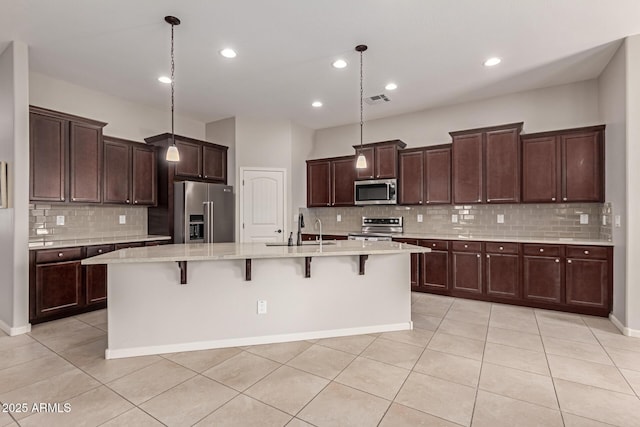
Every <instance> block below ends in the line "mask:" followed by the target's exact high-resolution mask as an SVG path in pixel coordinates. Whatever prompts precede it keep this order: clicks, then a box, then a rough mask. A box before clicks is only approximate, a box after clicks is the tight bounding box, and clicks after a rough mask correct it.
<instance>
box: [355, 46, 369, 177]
mask: <svg viewBox="0 0 640 427" xmlns="http://www.w3.org/2000/svg"><path fill="white" fill-rule="evenodd" d="M365 50H367V45H366V44H359V45H358V46H356V51H357V52H360V154H359V155H358V159H357V160H356V169H366V168H367V158H366V157H365V156H364V153H363V152H362V126H363V124H364V122H363V121H362V96H363V89H362V80H363V77H362V53H363V52H364V51H365Z"/></svg>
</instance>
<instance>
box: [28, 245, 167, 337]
mask: <svg viewBox="0 0 640 427" xmlns="http://www.w3.org/2000/svg"><path fill="white" fill-rule="evenodd" d="M168 242H169V241H168V240H163V241H151V242H146V244H145V243H144V242H132V243H123V244H119V245H96V246H86V247H73V248H61V249H42V250H31V251H29V321H30V322H31V323H33V324H36V323H41V322H46V321H49V320H54V319H59V318H62V317H68V316H73V315H76V314H80V313H84V312H86V311H92V310H98V309H101V308H104V307H106V306H107V266H106V265H86V266H83V265H82V264H81V260H82V259H84V258H89V257H92V256H96V255H101V254H103V253H107V252H111V251H113V250H114V249H116V248H118V247H119V246H122V247H139V246H152V245H155V244H164V243H168Z"/></svg>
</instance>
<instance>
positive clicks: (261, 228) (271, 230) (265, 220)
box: [240, 168, 288, 242]
mask: <svg viewBox="0 0 640 427" xmlns="http://www.w3.org/2000/svg"><path fill="white" fill-rule="evenodd" d="M241 175H242V177H241V179H242V181H241V182H242V187H241V191H242V196H241V200H240V203H241V204H242V205H241V206H240V212H241V213H242V224H241V226H240V240H241V241H243V242H284V241H285V238H287V237H288V236H285V235H286V230H285V228H284V212H285V191H284V185H285V170H284V169H259V168H256V169H249V168H247V169H244V168H243V169H242V171H241Z"/></svg>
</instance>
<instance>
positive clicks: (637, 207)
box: [625, 35, 640, 336]
mask: <svg viewBox="0 0 640 427" xmlns="http://www.w3.org/2000/svg"><path fill="white" fill-rule="evenodd" d="M625 47H626V56H627V62H626V76H627V80H626V81H627V97H626V109H627V146H626V148H627V153H626V154H627V156H626V159H627V189H626V190H627V191H626V193H627V194H626V195H627V215H626V216H627V325H626V326H627V327H629V328H630V329H633V330H635V333H636V334H638V336H640V263H639V262H638V260H640V216H639V215H638V212H640V193H639V191H638V185H639V183H640V168H639V167H638V165H639V164H640V35H636V36H632V37H628V38H627V39H626V41H625Z"/></svg>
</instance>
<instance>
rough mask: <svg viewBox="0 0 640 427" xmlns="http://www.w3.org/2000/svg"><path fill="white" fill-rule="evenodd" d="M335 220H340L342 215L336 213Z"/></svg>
mask: <svg viewBox="0 0 640 427" xmlns="http://www.w3.org/2000/svg"><path fill="white" fill-rule="evenodd" d="M336 222H342V215H340V214H338V215H336Z"/></svg>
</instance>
